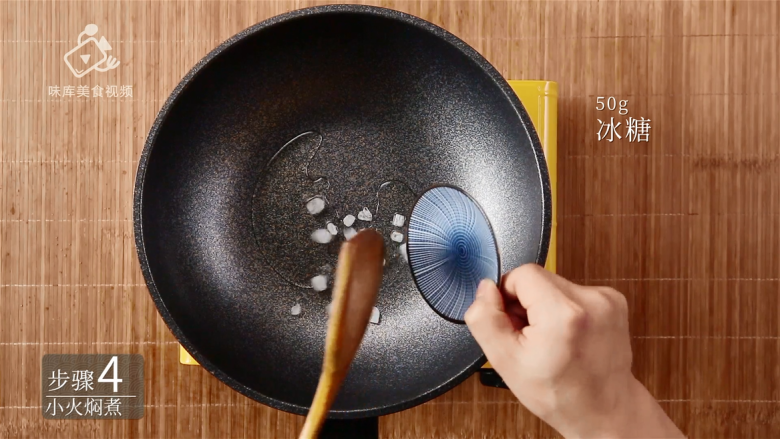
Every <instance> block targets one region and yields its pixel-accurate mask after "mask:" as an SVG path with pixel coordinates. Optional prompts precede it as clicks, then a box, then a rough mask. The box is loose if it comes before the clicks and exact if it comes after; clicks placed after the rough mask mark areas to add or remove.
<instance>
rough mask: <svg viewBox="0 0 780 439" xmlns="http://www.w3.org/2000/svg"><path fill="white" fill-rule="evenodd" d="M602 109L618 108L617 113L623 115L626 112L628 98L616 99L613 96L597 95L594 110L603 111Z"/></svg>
mask: <svg viewBox="0 0 780 439" xmlns="http://www.w3.org/2000/svg"><path fill="white" fill-rule="evenodd" d="M604 109H607V110H609V111H615V110H618V114H620V115H621V116H625V115H626V114H628V99H623V100H622V101H618V100H617V99H615V97H614V96H610V97H603V96H599V97H597V98H596V111H603V110H604Z"/></svg>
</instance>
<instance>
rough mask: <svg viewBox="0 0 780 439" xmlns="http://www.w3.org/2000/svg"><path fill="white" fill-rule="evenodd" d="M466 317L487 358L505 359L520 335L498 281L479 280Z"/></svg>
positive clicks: (509, 355) (494, 359)
mask: <svg viewBox="0 0 780 439" xmlns="http://www.w3.org/2000/svg"><path fill="white" fill-rule="evenodd" d="M464 320H465V321H466V325H467V326H468V327H469V330H470V331H471V335H472V336H474V339H475V340H476V341H477V343H479V346H480V347H481V348H482V351H483V352H484V353H485V356H487V358H488V361H490V363H491V364H492V365H493V366H496V365H497V364H501V363H506V361H507V359H508V358H510V357H511V355H512V351H513V350H514V346H516V345H518V343H519V339H518V336H517V335H518V333H517V331H516V330H515V327H514V325H513V324H512V320H511V319H510V318H509V315H508V314H507V313H506V310H505V308H504V298H503V296H502V295H501V292H500V291H499V290H498V287H496V284H495V283H493V282H492V281H490V280H483V281H482V282H481V283H480V284H479V287H478V288H477V297H476V298H475V299H474V303H473V304H472V305H471V307H469V309H468V311H466V315H465V316H464Z"/></svg>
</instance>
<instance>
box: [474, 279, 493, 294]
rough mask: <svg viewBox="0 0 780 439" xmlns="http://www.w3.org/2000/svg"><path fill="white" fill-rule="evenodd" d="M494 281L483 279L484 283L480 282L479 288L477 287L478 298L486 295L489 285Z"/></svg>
mask: <svg viewBox="0 0 780 439" xmlns="http://www.w3.org/2000/svg"><path fill="white" fill-rule="evenodd" d="M491 282H492V281H491V280H490V279H482V281H480V282H479V286H477V297H482V296H484V295H485V291H486V289H487V288H488V286H489V285H488V284H490V283H491Z"/></svg>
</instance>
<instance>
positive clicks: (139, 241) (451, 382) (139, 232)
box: [133, 4, 552, 419]
mask: <svg viewBox="0 0 780 439" xmlns="http://www.w3.org/2000/svg"><path fill="white" fill-rule="evenodd" d="M328 13H352V14H368V15H374V16H380V17H385V18H388V19H392V20H398V21H402V22H404V23H406V24H408V25H411V26H414V27H417V28H420V29H422V30H425V31H428V32H430V33H432V34H433V35H434V36H436V37H438V38H439V39H441V40H443V41H445V42H446V43H448V44H450V45H452V46H454V47H455V48H457V49H458V50H459V51H460V52H461V53H463V54H464V55H465V56H467V57H468V58H469V59H470V60H471V61H472V62H475V63H476V64H477V65H478V66H479V67H480V68H481V70H482V71H483V72H485V74H487V75H488V76H489V77H490V78H491V79H492V80H493V82H494V83H495V84H496V85H497V86H498V87H499V89H500V90H501V91H502V92H503V93H504V95H505V96H506V97H507V99H508V100H509V102H510V104H511V105H512V107H513V108H514V109H515V112H516V113H517V116H518V118H519V119H520V121H521V123H522V125H523V127H524V128H525V131H526V134H527V136H528V137H529V139H530V141H531V146H532V148H533V150H534V155H535V158H536V165H537V170H538V176H539V179H540V182H539V183H540V185H541V188H542V218H541V220H542V232H541V236H540V237H539V249H538V251H537V257H536V263H537V264H540V265H542V266H543V265H544V263H545V261H546V259H547V253H548V251H549V245H550V233H551V226H552V196H551V189H550V180H549V173H548V169H547V163H546V159H545V157H544V152H543V149H542V146H541V142H540V140H539V136H538V134H537V132H536V129H535V127H534V125H533V122H532V121H531V119H530V117H529V115H528V113H527V111H526V110H525V107H524V106H523V105H522V103H521V102H520V99H519V98H518V97H517V95H516V94H515V92H514V91H513V90H512V88H511V87H510V86H509V83H508V82H507V81H506V79H505V78H504V77H503V76H502V75H501V74H500V73H499V72H498V71H497V70H496V69H495V67H493V65H492V64H490V63H489V62H488V61H487V59H485V58H484V57H483V56H482V55H481V54H480V53H479V52H477V51H476V50H475V49H474V48H472V47H471V46H469V45H468V44H466V43H465V42H464V41H462V40H461V39H460V38H458V37H456V36H455V35H454V34H452V33H450V32H448V31H447V30H445V29H443V28H441V27H439V26H437V25H435V24H433V23H431V22H429V21H427V20H424V19H422V18H419V17H416V16H413V15H410V14H407V13H404V12H400V11H396V10H393V9H388V8H383V7H378V6H370V5H341V4H338V5H324V6H314V7H310V8H304V9H297V10H293V11H288V12H286V13H282V14H279V15H276V16H273V17H270V18H268V19H266V20H263V21H261V22H259V23H256V24H254V25H252V26H250V27H248V28H246V29H244V30H242V31H241V32H239V33H237V34H235V35H233V36H232V37H230V38H228V39H227V40H225V41H224V42H222V43H221V44H220V45H219V46H217V47H216V48H215V49H213V50H212V51H211V52H209V53H208V54H207V55H206V56H204V57H203V58H201V59H200V60H199V61H198V62H197V63H196V64H195V65H194V66H193V67H192V68H191V69H190V70H189V71H188V72H187V74H186V75H185V76H184V77H183V78H182V79H181V80H180V82H179V83H178V84H177V85H176V87H175V88H174V89H173V91H172V92H171V93H170V95H169V96H168V98H167V99H166V101H165V103H164V104H163V105H162V107H161V108H160V110H159V112H158V114H157V116H156V117H155V120H154V122H153V123H152V126H151V128H150V129H149V134H148V136H147V139H146V142H145V143H144V148H143V151H142V152H141V156H140V158H139V163H138V170H137V172H136V181H135V185H134V190H133V232H134V235H135V246H136V251H137V253H138V259H139V262H140V266H141V272H142V274H143V276H144V280H145V282H146V285H147V288H148V289H149V294H150V295H151V297H152V300H153V301H154V304H155V306H156V308H157V311H158V312H159V313H160V316H161V317H162V319H163V321H164V322H165V324H166V326H168V329H169V330H170V331H171V332H172V333H173V335H174V337H175V338H176V339H177V341H178V343H179V344H180V345H181V346H182V347H183V348H184V349H185V350H186V351H187V352H188V353H189V354H190V355H191V356H192V357H193V358H194V359H195V360H196V361H197V362H198V363H199V364H200V366H201V367H203V368H204V369H205V370H206V371H208V372H209V373H210V374H212V375H214V376H215V377H216V378H217V379H219V380H220V381H222V382H223V383H224V384H226V385H228V386H229V387H230V388H232V389H233V390H235V391H237V392H239V393H240V394H242V395H244V396H246V397H248V398H250V399H253V400H255V401H257V402H260V403H262V404H264V405H266V406H269V407H272V408H275V409H278V410H282V411H285V412H289V413H293V414H297V415H306V414H307V413H308V411H309V407H305V406H299V405H295V404H290V403H288V402H285V401H282V400H279V399H276V398H272V397H269V396H266V395H264V394H262V393H260V392H258V391H255V390H253V389H251V388H249V387H247V386H245V385H244V384H242V383H241V382H239V381H238V380H236V379H234V378H232V377H231V376H230V375H228V374H227V373H225V372H223V371H222V370H221V369H220V368H218V367H216V366H215V365H214V364H213V363H211V362H210V361H209V360H208V359H207V358H206V357H205V356H204V355H203V354H202V353H200V352H199V351H198V350H197V349H195V346H193V345H192V343H191V342H190V341H189V339H188V338H187V336H186V335H185V334H184V332H183V331H182V330H181V328H180V327H179V325H178V324H177V323H176V321H175V320H174V318H173V317H172V315H171V313H170V312H169V310H168V308H167V306H166V304H165V302H164V301H163V298H162V295H161V294H160V291H159V290H158V289H157V286H156V284H155V281H154V277H153V275H152V272H151V267H150V264H149V260H148V258H147V254H146V247H145V243H144V236H143V212H142V206H143V199H144V187H145V182H146V171H147V168H148V165H149V159H150V156H151V154H152V151H153V149H154V147H155V145H156V141H157V137H158V135H159V133H160V131H161V129H162V128H163V126H164V125H165V122H166V120H167V117H168V115H169V113H170V112H171V109H172V107H173V106H174V105H175V103H176V102H177V100H178V99H179V97H180V96H181V95H182V94H183V93H185V92H186V89H187V86H188V85H189V84H190V83H191V82H192V81H193V80H194V79H195V78H196V77H197V76H198V74H199V73H200V71H201V70H202V69H203V68H204V67H206V66H207V65H208V64H209V63H211V61H212V60H214V59H215V58H216V57H218V56H219V55H220V54H221V53H222V52H224V51H225V50H227V49H228V48H230V47H232V46H234V45H235V44H236V43H238V42H240V41H242V40H244V39H245V38H248V37H250V36H251V35H254V34H255V33H257V32H260V31H262V30H264V29H267V28H270V27H272V26H275V25H278V24H281V23H284V22H289V21H292V20H295V19H297V18H301V17H306V16H309V15H315V14H317V15H319V14H328ZM486 361H487V359H486V357H485V355H484V354H483V355H481V356H480V357H479V358H477V359H476V360H475V361H474V362H473V363H472V364H471V365H469V366H468V367H466V368H465V369H463V370H462V371H461V372H460V373H458V374H457V375H455V376H451V377H449V379H448V380H447V381H445V382H444V383H442V384H441V385H440V386H439V387H437V388H434V389H432V390H429V391H427V392H425V393H422V394H419V395H417V396H416V397H414V398H411V399H409V400H406V401H404V402H401V403H396V404H390V405H385V406H377V407H374V408H371V409H362V410H332V411H331V412H330V413H329V418H332V419H359V418H369V417H377V416H384V415H389V414H392V413H397V412H400V411H403V410H406V409H409V408H412V407H415V406H417V405H420V404H423V403H425V402H428V401H430V400H432V399H434V398H436V397H438V396H441V395H443V394H444V393H446V392H448V391H449V390H451V389H453V388H454V387H456V386H457V385H459V384H461V383H463V382H464V381H465V380H466V379H468V378H469V377H470V376H471V375H472V374H473V373H474V372H476V371H477V370H479V369H480V368H481V367H482V366H483V365H484V364H485V362H486Z"/></svg>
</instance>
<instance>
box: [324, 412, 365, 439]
mask: <svg viewBox="0 0 780 439" xmlns="http://www.w3.org/2000/svg"><path fill="white" fill-rule="evenodd" d="M345 438H349V439H379V418H377V417H373V418H361V419H326V420H325V423H324V424H323V425H322V430H320V435H319V439H345Z"/></svg>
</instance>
